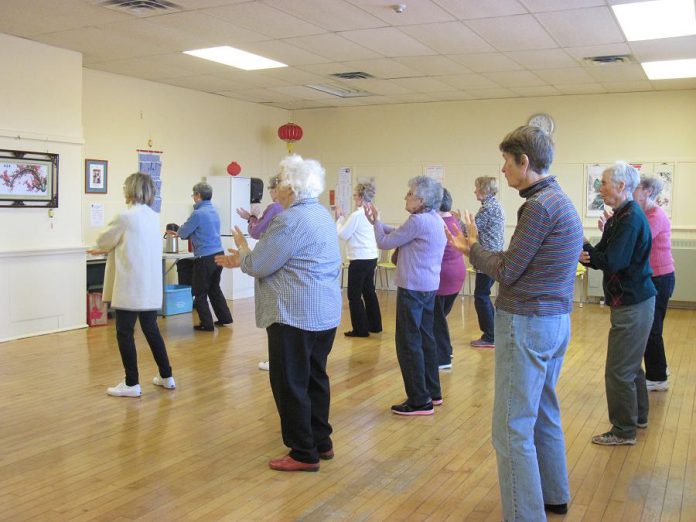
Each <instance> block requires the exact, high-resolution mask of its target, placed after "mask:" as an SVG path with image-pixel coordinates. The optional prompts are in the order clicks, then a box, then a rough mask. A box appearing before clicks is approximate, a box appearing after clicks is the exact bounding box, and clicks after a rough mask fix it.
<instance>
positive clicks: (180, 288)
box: [162, 285, 193, 316]
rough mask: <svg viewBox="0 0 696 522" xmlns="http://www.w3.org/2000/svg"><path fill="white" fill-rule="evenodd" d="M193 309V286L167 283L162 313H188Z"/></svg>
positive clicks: (165, 314)
mask: <svg viewBox="0 0 696 522" xmlns="http://www.w3.org/2000/svg"><path fill="white" fill-rule="evenodd" d="M191 310H193V296H192V295H191V287H190V286H187V285H167V286H165V287H164V300H163V301H162V315H164V316H167V315H176V314H187V313H189V312H191Z"/></svg>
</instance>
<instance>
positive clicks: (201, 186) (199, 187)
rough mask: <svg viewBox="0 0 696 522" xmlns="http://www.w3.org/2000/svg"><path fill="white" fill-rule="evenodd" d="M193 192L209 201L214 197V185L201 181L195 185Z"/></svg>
mask: <svg viewBox="0 0 696 522" xmlns="http://www.w3.org/2000/svg"><path fill="white" fill-rule="evenodd" d="M193 193H194V194H198V195H199V196H200V197H201V199H203V200H206V201H207V200H209V199H211V198H212V197H213V187H211V186H210V185H208V184H207V183H203V182H202V181H201V182H200V183H196V184H195V185H194V186H193Z"/></svg>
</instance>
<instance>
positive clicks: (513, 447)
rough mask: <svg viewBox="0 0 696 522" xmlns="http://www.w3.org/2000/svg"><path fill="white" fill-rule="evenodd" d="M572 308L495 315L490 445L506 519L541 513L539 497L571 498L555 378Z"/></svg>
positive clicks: (539, 517)
mask: <svg viewBox="0 0 696 522" xmlns="http://www.w3.org/2000/svg"><path fill="white" fill-rule="evenodd" d="M569 341H570V314H563V315H551V316H525V315H515V314H510V313H507V312H504V311H501V310H497V311H496V315H495V346H496V348H495V401H494V406H493V446H494V447H495V451H496V457H497V460H498V482H499V485H500V496H501V498H502V504H503V519H504V520H505V521H506V522H507V521H513V520H514V521H534V522H536V521H539V520H546V515H545V514H544V504H545V503H546V504H566V503H568V502H569V501H570V487H569V485H568V470H567V467H566V456H565V439H564V437H563V429H562V427H561V412H560V408H559V405H558V399H557V397H556V382H557V381H558V375H559V373H560V371H561V366H562V364H563V357H564V355H565V352H566V347H567V346H568V342H569Z"/></svg>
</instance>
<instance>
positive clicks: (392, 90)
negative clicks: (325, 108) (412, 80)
mask: <svg viewBox="0 0 696 522" xmlns="http://www.w3.org/2000/svg"><path fill="white" fill-rule="evenodd" d="M343 83H344V84H345V85H348V86H350V87H353V88H355V89H360V90H362V91H367V92H371V93H374V94H381V95H387V96H391V95H392V94H404V93H408V92H411V90H409V89H407V88H406V87H403V86H401V85H398V84H397V83H395V80H371V79H368V80H350V81H349V82H347V81H346V82H343Z"/></svg>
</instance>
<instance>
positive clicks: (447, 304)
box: [433, 189, 466, 370]
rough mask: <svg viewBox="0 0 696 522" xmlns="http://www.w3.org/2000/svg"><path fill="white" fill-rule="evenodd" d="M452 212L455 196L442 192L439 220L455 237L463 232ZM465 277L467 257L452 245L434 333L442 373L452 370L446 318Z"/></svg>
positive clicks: (442, 274)
mask: <svg viewBox="0 0 696 522" xmlns="http://www.w3.org/2000/svg"><path fill="white" fill-rule="evenodd" d="M451 210H452V195H451V194H450V193H449V190H447V189H442V203H441V204H440V217H441V218H442V220H443V221H444V222H445V226H447V228H448V229H449V230H450V232H452V234H453V235H458V234H459V233H461V228H460V226H459V218H458V217H456V216H454V215H453V214H452V213H451V212H450V211H451ZM465 278H466V264H465V263H464V256H462V253H461V252H460V251H459V250H457V249H456V248H455V247H454V246H453V245H450V244H449V243H448V244H447V246H445V253H444V255H443V256H442V265H441V266H440V287H439V288H438V289H437V293H436V294H435V312H434V313H435V317H434V325H433V334H434V335H435V343H436V345H437V360H438V366H439V368H440V370H449V369H450V368H452V342H451V340H450V333H449V327H448V326H447V315H448V314H449V313H450V311H451V310H452V306H453V305H454V302H455V300H456V299H457V296H458V295H459V291H460V290H461V289H462V285H463V284H464V279H465Z"/></svg>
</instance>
